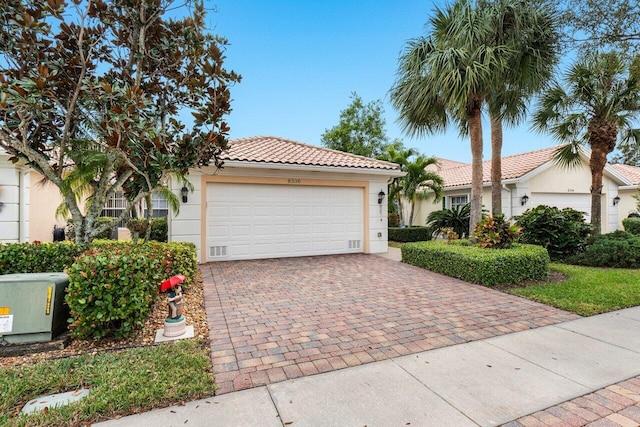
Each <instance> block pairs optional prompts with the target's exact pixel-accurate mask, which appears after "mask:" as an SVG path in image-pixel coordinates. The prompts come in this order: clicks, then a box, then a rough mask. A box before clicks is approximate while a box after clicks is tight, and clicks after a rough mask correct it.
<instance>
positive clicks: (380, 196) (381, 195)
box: [378, 190, 385, 205]
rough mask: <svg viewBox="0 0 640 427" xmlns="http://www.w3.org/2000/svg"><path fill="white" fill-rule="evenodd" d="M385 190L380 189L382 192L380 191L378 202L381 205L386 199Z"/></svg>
mask: <svg viewBox="0 0 640 427" xmlns="http://www.w3.org/2000/svg"><path fill="white" fill-rule="evenodd" d="M384 196H385V194H384V191H382V190H380V192H379V193H378V204H379V205H381V204H382V201H383V200H384Z"/></svg>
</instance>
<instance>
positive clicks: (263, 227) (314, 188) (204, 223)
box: [0, 136, 403, 262]
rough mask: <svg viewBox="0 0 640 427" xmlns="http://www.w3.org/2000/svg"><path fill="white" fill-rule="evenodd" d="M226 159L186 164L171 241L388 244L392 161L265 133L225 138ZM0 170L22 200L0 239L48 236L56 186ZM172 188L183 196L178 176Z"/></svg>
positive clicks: (283, 246)
mask: <svg viewBox="0 0 640 427" xmlns="http://www.w3.org/2000/svg"><path fill="white" fill-rule="evenodd" d="M224 160H225V164H224V168H223V169H217V168H215V167H214V166H211V167H206V168H201V169H194V170H191V171H190V173H189V180H190V182H191V184H192V186H193V188H192V190H190V191H188V192H187V193H186V197H185V199H186V201H183V202H182V203H181V205H180V211H179V213H177V214H176V213H174V212H172V211H170V210H169V212H168V219H169V221H168V222H169V240H171V241H189V242H193V243H194V244H195V245H196V247H197V248H198V256H199V259H200V261H201V262H208V261H225V260H236V259H255V258H278V257H289V256H306V255H324V254H341V253H354V252H364V253H378V252H386V251H387V199H386V196H387V192H388V190H387V186H388V182H389V181H390V180H391V179H392V178H394V177H397V176H401V175H403V172H401V171H400V170H399V166H398V165H397V164H394V163H388V162H383V161H380V160H375V159H370V158H367V157H361V156H356V155H353V154H348V153H343V152H340V151H334V150H329V149H326V148H321V147H316V146H313V145H307V144H303V143H300V142H296V141H291V140H288V139H284V138H278V137H270V136H260V137H254V138H244V139H238V140H234V141H231V142H230V149H229V151H228V152H226V153H225V155H224ZM0 161H3V160H2V159H1V158H0ZM0 167H2V168H3V169H0V186H10V187H11V190H10V191H9V192H7V193H3V194H0V201H2V200H6V201H7V203H8V204H10V205H14V204H15V205H20V206H22V207H21V208H18V206H15V207H11V209H7V210H4V214H5V216H4V217H3V216H0V220H5V222H6V223H7V224H9V223H11V227H12V228H11V229H12V230H14V229H15V231H12V233H11V234H8V233H6V232H5V231H4V230H5V228H4V227H3V228H2V229H1V230H0V242H10V241H11V242H13V241H34V240H40V241H43V242H46V241H51V240H52V237H53V227H54V225H55V224H58V225H61V224H59V223H60V220H57V219H56V218H55V209H56V207H57V206H58V205H59V204H60V202H61V198H60V194H59V192H58V190H57V188H56V187H55V186H51V185H44V186H42V185H36V184H35V183H36V182H38V181H40V178H41V177H39V176H37V174H35V172H32V171H29V169H28V168H26V167H22V166H20V167H16V166H15V165H9V164H8V162H6V161H5V162H4V163H0ZM5 169H6V170H5ZM9 184H10V185H9ZM170 187H171V189H172V191H174V193H175V194H176V195H177V196H178V198H179V199H181V200H182V198H183V196H182V191H183V183H182V182H178V181H174V182H171V183H170ZM186 189H187V188H185V190H186ZM18 195H21V196H20V198H17V196H18ZM54 199H55V200H54ZM29 207H31V209H29ZM36 207H37V208H36ZM2 213H3V212H2V211H0V214H2ZM62 224H64V221H62ZM20 227H22V228H20ZM7 230H8V229H7ZM19 230H21V232H19Z"/></svg>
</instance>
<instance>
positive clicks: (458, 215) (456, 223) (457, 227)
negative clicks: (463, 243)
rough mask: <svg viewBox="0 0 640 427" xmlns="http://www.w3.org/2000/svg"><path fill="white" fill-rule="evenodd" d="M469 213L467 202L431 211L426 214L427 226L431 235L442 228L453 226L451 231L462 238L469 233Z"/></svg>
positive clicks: (435, 234)
mask: <svg viewBox="0 0 640 427" xmlns="http://www.w3.org/2000/svg"><path fill="white" fill-rule="evenodd" d="M470 213H471V210H470V205H469V203H467V204H465V205H459V206H456V207H452V208H451V209H442V210H439V211H433V212H431V213H430V214H429V216H427V227H429V228H430V229H431V235H432V236H433V237H435V236H437V235H438V234H440V233H441V231H440V230H442V229H443V228H447V227H449V228H453V231H454V232H455V233H456V234H457V235H458V236H460V238H461V239H464V238H465V237H467V236H468V235H469V214H470Z"/></svg>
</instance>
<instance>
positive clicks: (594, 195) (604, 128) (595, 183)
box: [588, 117, 618, 234]
mask: <svg viewBox="0 0 640 427" xmlns="http://www.w3.org/2000/svg"><path fill="white" fill-rule="evenodd" d="M588 132H589V145H590V146H591V158H590V159H589V168H590V169H591V227H592V233H593V234H600V233H602V176H603V173H604V167H605V166H606V165H607V154H609V153H611V152H612V151H613V150H614V149H615V148H616V140H617V138H618V126H617V123H615V122H607V121H606V120H604V119H600V118H598V117H596V118H594V119H592V120H591V121H590V122H589V126H588Z"/></svg>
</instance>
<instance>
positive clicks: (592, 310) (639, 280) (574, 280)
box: [507, 263, 640, 316]
mask: <svg viewBox="0 0 640 427" xmlns="http://www.w3.org/2000/svg"><path fill="white" fill-rule="evenodd" d="M550 269H552V270H556V271H559V272H561V273H563V274H565V275H566V276H567V280H565V281H564V282H560V283H543V284H539V285H532V286H527V287H522V288H512V289H509V290H507V292H509V293H512V294H514V295H518V296H521V297H524V298H528V299H531V300H534V301H538V302H541V303H543V304H547V305H551V306H553V307H556V308H560V309H562V310H567V311H571V312H574V313H576V314H579V315H581V316H592V315H594V314H599V313H606V312H609V311H615V310H620V309H623V308H628V307H634V306H637V305H640V270H636V269H620V268H595V267H582V266H576V265H566V264H557V263H553V264H551V265H550Z"/></svg>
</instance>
